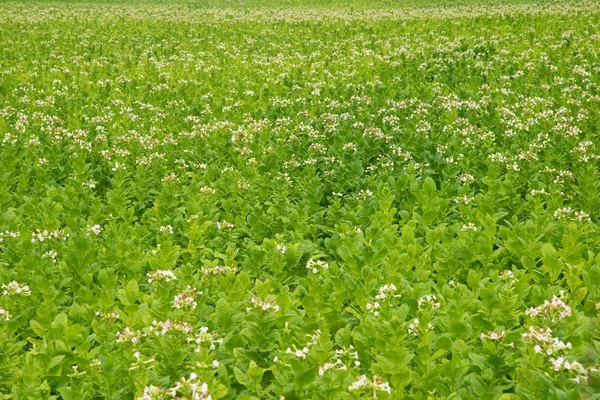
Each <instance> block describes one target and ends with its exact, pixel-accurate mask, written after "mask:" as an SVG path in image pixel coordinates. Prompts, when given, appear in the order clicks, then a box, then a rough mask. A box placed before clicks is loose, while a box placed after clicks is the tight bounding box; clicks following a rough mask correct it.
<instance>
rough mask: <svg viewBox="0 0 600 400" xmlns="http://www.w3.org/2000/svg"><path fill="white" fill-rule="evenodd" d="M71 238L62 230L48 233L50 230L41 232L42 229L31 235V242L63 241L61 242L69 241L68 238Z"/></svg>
mask: <svg viewBox="0 0 600 400" xmlns="http://www.w3.org/2000/svg"><path fill="white" fill-rule="evenodd" d="M68 237H69V234H68V233H66V232H65V231H64V230H62V229H56V230H53V231H48V230H43V231H42V230H40V229H36V230H35V232H32V233H31V241H32V242H36V241H38V242H43V241H44V240H50V239H61V240H67V238H68Z"/></svg>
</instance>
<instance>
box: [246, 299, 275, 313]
mask: <svg viewBox="0 0 600 400" xmlns="http://www.w3.org/2000/svg"><path fill="white" fill-rule="evenodd" d="M249 303H250V307H247V308H246V311H251V310H260V311H263V312H264V311H268V310H273V312H278V311H279V305H277V300H275V299H272V300H262V299H261V298H260V297H256V296H255V297H252V298H251V299H250V302H249Z"/></svg>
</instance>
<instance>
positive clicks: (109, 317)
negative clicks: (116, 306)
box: [96, 311, 119, 322]
mask: <svg viewBox="0 0 600 400" xmlns="http://www.w3.org/2000/svg"><path fill="white" fill-rule="evenodd" d="M96 316H97V317H100V321H108V322H115V321H116V320H118V319H119V314H117V313H114V312H109V313H103V312H101V311H96Z"/></svg>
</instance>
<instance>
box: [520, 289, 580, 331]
mask: <svg viewBox="0 0 600 400" xmlns="http://www.w3.org/2000/svg"><path fill="white" fill-rule="evenodd" d="M563 297H564V290H561V291H560V292H559V296H558V297H557V296H552V301H548V300H544V303H543V304H542V305H540V306H537V307H531V308H529V309H527V310H526V311H525V314H526V315H527V316H529V317H538V316H539V317H543V318H546V319H547V320H549V321H550V322H551V323H557V322H559V321H560V320H562V319H563V318H566V317H569V316H570V315H571V307H569V306H568V305H567V304H566V303H565V302H564V301H563V300H562V298H563Z"/></svg>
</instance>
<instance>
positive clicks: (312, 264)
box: [306, 258, 329, 274]
mask: <svg viewBox="0 0 600 400" xmlns="http://www.w3.org/2000/svg"><path fill="white" fill-rule="evenodd" d="M328 268H329V264H327V263H326V262H325V261H323V260H317V261H315V260H313V259H312V258H311V259H310V260H308V262H307V263H306V269H307V270H309V271H311V272H312V273H313V274H316V273H318V272H319V270H320V269H321V270H323V269H328Z"/></svg>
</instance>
